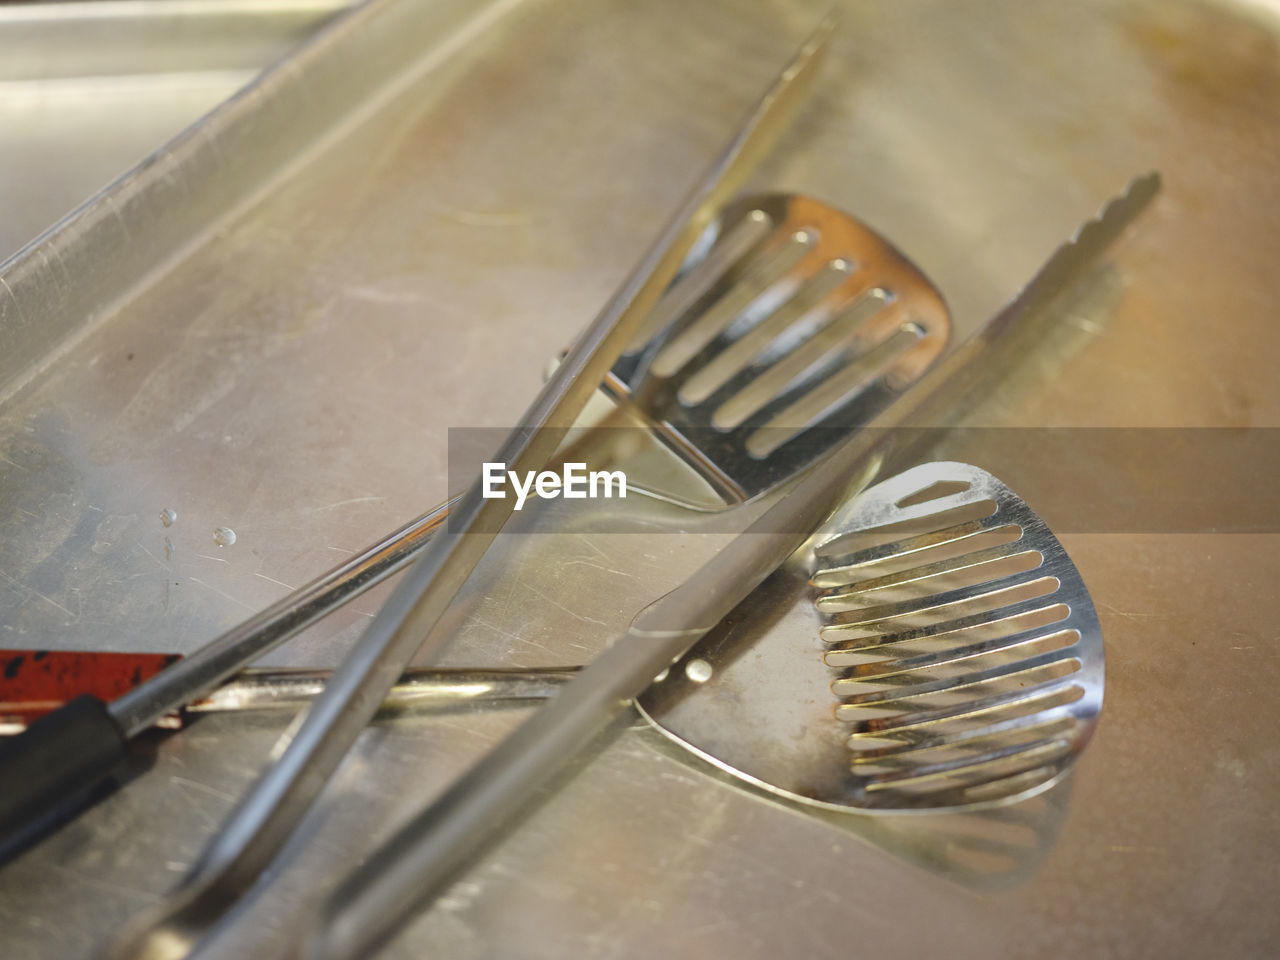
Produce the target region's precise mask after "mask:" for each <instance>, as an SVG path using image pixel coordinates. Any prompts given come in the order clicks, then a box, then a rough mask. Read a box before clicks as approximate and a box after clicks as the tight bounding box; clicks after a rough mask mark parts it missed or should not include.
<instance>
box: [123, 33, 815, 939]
mask: <svg viewBox="0 0 1280 960" xmlns="http://www.w3.org/2000/svg"><path fill="white" fill-rule="evenodd" d="M832 26H833V24H832V22H831V21H830V20H828V21H826V22H824V23H823V24H822V26H821V27H819V29H818V30H817V31H816V32H815V33H814V34H813V35H812V36H811V37H810V38H809V40H808V41H807V42H806V43H805V44H804V46H803V47H802V48H801V49H800V51H799V52H798V53H797V55H796V57H795V58H794V59H793V61H792V62H791V63H790V64H789V65H788V66H787V68H786V69H785V70H784V71H783V72H782V73H781V74H780V76H779V77H778V78H777V80H776V81H775V82H774V84H773V86H772V87H771V89H770V90H769V92H768V93H767V94H766V95H765V97H764V98H763V99H762V100H761V101H760V103H759V105H758V106H757V107H756V108H755V110H754V111H753V112H752V113H751V115H750V116H749V117H748V119H747V121H746V123H745V124H744V125H743V127H742V128H741V129H740V130H739V132H738V133H737V134H736V135H735V137H734V138H733V140H732V141H731V142H730V144H729V145H728V147H727V148H726V149H725V151H724V152H723V153H722V154H721V156H720V157H719V158H718V159H717V160H716V162H715V163H714V164H713V165H712V167H711V169H710V170H709V171H708V172H707V173H706V174H705V175H704V176H703V177H702V179H701V180H700V181H699V182H698V184H697V185H696V187H695V188H694V189H693V190H692V192H691V193H690V194H689V196H688V197H687V199H686V200H685V201H684V202H683V204H682V205H681V207H680V209H679V211H678V212H677V214H676V215H675V216H674V218H673V219H672V220H671V222H670V224H669V225H668V226H667V227H666V228H665V229H664V231H663V232H662V235H661V236H660V237H659V238H658V240H657V242H656V243H655V244H654V246H653V247H652V248H651V249H650V251H649V252H648V253H647V254H646V255H645V256H644V258H643V259H642V260H641V261H640V263H639V264H638V265H637V266H636V268H635V269H634V271H633V272H632V273H631V275H630V276H629V277H628V279H627V280H626V281H625V282H624V283H623V285H622V287H621V288H620V289H619V291H618V292H617V293H616V294H615V295H614V297H613V298H612V299H611V300H610V302H609V303H608V305H606V307H605V308H604V310H603V311H602V312H601V313H600V315H599V316H597V317H596V319H595V320H594V321H593V322H592V323H591V325H590V326H589V327H588V328H587V329H586V330H585V331H584V333H583V334H582V336H581V337H580V338H579V339H578V341H577V342H576V343H575V344H574V346H573V348H572V349H571V350H570V351H569V353H568V354H567V355H566V356H565V358H564V359H563V361H562V362H561V364H560V365H559V367H558V368H557V369H556V371H555V373H554V374H553V375H552V377H551V378H550V379H549V380H548V382H547V383H546V384H545V386H544V387H543V389H542V390H541V391H540V393H539V394H538V396H537V398H536V399H535V400H534V402H533V404H532V405H531V406H530V408H529V410H528V411H527V412H526V414H525V415H524V417H523V418H522V419H521V423H522V424H523V426H521V427H519V428H517V429H516V430H514V431H513V432H512V433H511V435H510V436H509V437H508V438H507V440H506V442H504V444H503V445H502V447H501V449H499V450H498V451H497V452H496V453H495V454H494V455H493V457H492V458H490V459H491V460H493V461H497V462H502V463H505V464H507V469H509V470H511V471H514V472H516V473H519V474H524V473H528V472H530V471H531V470H536V469H538V468H540V467H542V466H543V465H544V464H545V463H546V462H547V461H548V460H550V459H551V457H552V456H553V454H554V453H555V451H556V448H557V446H558V444H559V438H560V435H561V433H562V431H563V430H564V429H568V428H569V427H571V426H572V425H573V423H574V421H575V420H576V418H577V416H578V415H579V413H580V412H581V411H582V409H583V407H584V406H585V405H586V403H587V401H588V399H589V398H590V397H591V396H592V395H593V394H594V392H595V391H596V389H597V386H598V384H599V383H600V382H601V380H602V379H603V378H604V375H605V374H606V372H607V371H608V370H609V368H610V367H611V365H612V364H613V362H614V360H615V359H616V358H617V357H618V356H619V354H620V353H621V352H622V350H623V349H624V347H625V346H626V345H627V343H628V342H629V341H630V340H631V339H632V338H633V337H634V335H635V334H636V332H637V330H638V328H639V325H640V324H641V322H642V321H643V320H644V318H645V317H646V316H647V315H648V314H649V313H650V311H651V310H652V309H653V307H654V305H655V304H656V303H657V301H658V298H659V296H660V295H661V293H662V291H663V290H664V289H665V288H666V287H667V286H668V284H669V283H670V281H671V280H672V279H673V277H674V276H675V275H676V273H677V271H678V269H679V268H680V265H681V264H682V263H683V262H684V260H685V257H686V255H687V254H688V252H689V250H690V249H691V247H692V246H693V244H694V242H695V241H696V240H697V238H698V237H699V236H700V234H701V233H702V231H703V228H704V227H705V226H706V224H707V223H708V222H709V221H710V220H711V218H712V217H713V216H714V214H715V212H716V211H717V210H718V209H719V208H720V207H721V206H722V205H723V204H724V203H725V201H726V200H727V199H728V198H729V197H730V196H732V195H733V194H734V193H735V192H736V191H737V189H738V188H739V187H740V186H741V184H742V182H743V181H744V180H745V178H746V177H747V175H748V174H749V173H750V171H751V170H752V169H753V167H754V166H755V165H756V163H757V162H758V161H759V160H760V159H761V157H762V156H763V155H764V153H765V152H766V151H767V149H768V148H769V146H770V145H771V144H772V142H773V140H774V139H775V138H776V137H777V135H778V134H779V133H780V132H781V130H782V129H783V128H784V127H785V125H786V124H787V123H788V121H789V119H790V117H791V116H792V114H793V113H794V110H795V108H796V106H797V105H798V104H799V103H800V102H802V100H803V99H804V97H805V95H806V93H807V92H808V90H809V88H810V87H811V85H812V81H813V77H814V74H815V72H816V70H817V66H818V60H819V55H820V53H821V52H822V51H823V49H824V48H825V45H826V42H827V39H828V37H829V36H830V33H831V30H832ZM512 504H513V501H512V500H510V499H486V498H484V497H483V496H482V489H481V484H480V482H479V481H478V480H477V481H476V483H474V484H473V486H472V487H471V488H470V489H469V490H468V491H467V492H466V493H465V494H464V495H463V496H462V498H461V500H460V501H459V502H458V503H457V505H456V506H455V507H454V508H453V510H452V513H451V516H450V520H449V523H448V525H447V526H446V527H445V528H443V529H441V530H440V531H439V532H438V533H437V534H436V536H435V538H434V539H433V540H432V542H431V543H430V544H429V546H428V547H427V548H426V550H425V551H424V553H423V554H422V556H421V557H420V558H419V559H418V560H417V561H416V562H415V563H414V565H413V566H412V567H410V568H409V569H408V571H407V572H406V573H405V574H404V576H403V578H402V580H401V582H400V583H399V584H398V585H397V587H396V589H395V590H394V592H393V593H392V594H391V596H390V597H389V598H388V599H387V601H386V603H385V604H384V605H383V607H382V609H381V610H380V611H379V613H378V615H377V616H376V617H375V619H374V620H373V622H372V623H371V624H370V625H369V627H368V629H367V630H366V632H365V633H364V635H363V636H362V637H361V639H360V640H359V642H358V643H357V644H356V646H355V648H354V649H353V650H352V652H351V653H350V654H349V655H348V657H347V658H346V660H344V661H343V663H342V664H341V666H340V667H339V668H338V669H337V670H336V671H335V673H334V675H333V678H332V679H331V680H330V681H329V683H328V684H327V685H326V687H325V690H324V692H323V694H321V695H320V696H319V697H317V698H316V700H315V701H314V702H313V703H312V705H311V706H310V708H309V709H308V710H307V711H306V712H305V713H304V714H303V715H302V717H301V723H300V724H299V725H298V726H297V729H296V731H294V732H293V734H292V737H291V739H290V740H289V742H288V746H287V747H286V748H285V749H284V751H283V753H281V754H280V756H279V758H278V759H277V760H276V761H275V762H274V763H273V764H272V765H271V766H270V767H269V768H268V769H267V771H266V772H265V773H264V774H263V775H262V776H261V777H260V778H259V779H258V781H257V782H256V783H255V784H254V786H253V787H252V788H251V789H250V791H249V793H248V794H247V795H246V796H245V797H244V798H243V799H242V800H241V801H240V803H239V804H237V806H236V808H235V809H234V810H233V811H232V813H231V816H230V817H229V818H228V820H227V822H226V823H225V825H224V827H223V829H222V831H221V832H220V833H219V834H218V835H217V836H215V838H214V839H213V841H212V842H211V843H210V845H209V846H208V847H207V848H206V849H205V851H204V853H203V855H202V856H201V858H200V860H199V861H198V862H197V864H196V866H195V867H194V868H193V870H192V872H191V874H190V875H189V876H188V877H187V878H186V880H185V882H184V884H183V886H182V887H181V888H180V889H179V890H178V891H177V892H176V893H175V894H174V895H173V896H172V897H171V898H169V899H168V900H167V901H166V902H165V903H163V904H161V906H160V908H159V909H158V910H156V911H155V912H153V913H151V914H149V915H147V916H144V917H143V918H141V921H140V923H139V924H137V925H135V926H134V927H133V928H132V930H131V931H130V932H128V933H126V935H125V936H124V937H123V938H122V939H121V940H120V941H118V942H117V943H116V944H115V946H114V947H113V948H112V949H111V950H110V955H111V956H117V957H147V958H178V957H183V956H186V955H188V954H189V953H190V952H191V951H192V950H193V949H194V948H195V947H196V946H197V945H198V944H199V942H200V941H201V940H202V938H203V937H204V935H205V933H206V932H207V931H208V930H209V929H210V928H211V927H212V925H213V924H214V923H216V922H217V921H218V920H219V919H220V918H221V917H222V915H223V914H224V913H225V912H226V911H227V910H228V909H230V908H231V907H232V906H233V905H234V904H235V903H236V902H237V901H238V900H239V899H240V898H241V897H242V896H243V895H244V894H245V893H246V892H247V891H248V890H249V889H250V888H251V887H252V886H253V884H254V883H255V882H256V881H257V879H258V876H259V875H260V874H261V872H262V871H263V870H264V869H265V868H266V867H267V865H268V864H269V863H270V862H271V861H272V860H273V859H274V857H275V855H276V854H277V852H278V851H279V850H280V848H281V847H282V846H283V845H284V842H285V841H286V840H287V839H288V837H289V836H290V835H291V834H292V832H293V830H294V828H295V827H296V826H297V824H298V823H299V821H300V820H301V818H302V815H303V814H304V813H305V812H306V810H307V809H308V808H309V807H310V805H311V803H312V802H313V801H314V799H315V798H316V796H317V795H318V794H319V792H320V790H321V788H322V787H323V786H324V784H325V783H326V782H327V780H328V778H329V777H330V775H331V774H332V773H333V772H334V770H336V769H337V767H338V765H339V763H340V762H341V761H342V759H343V757H345V756H346V754H347V752H348V751H349V749H350V748H351V746H352V744H353V743H354V742H355V739H356V737H357V736H358V735H359V733H360V732H361V731H362V730H363V729H364V728H365V726H366V725H367V724H368V723H369V721H370V720H371V719H372V717H373V715H374V713H375V712H376V711H377V709H378V706H379V705H380V704H381V702H382V700H383V698H384V697H385V696H386V694H387V692H388V691H389V690H390V689H391V688H392V686H393V685H394V684H395V682H396V680H397V679H398V678H399V676H400V674H401V673H402V672H403V670H404V668H405V666H406V665H407V664H408V663H409V661H410V660H411V659H412V658H413V657H414V656H415V654H418V655H419V656H420V657H421V658H423V659H425V660H428V661H430V660H434V659H436V658H437V657H438V656H439V654H440V652H441V650H442V649H443V648H444V646H445V645H446V643H447V642H448V637H447V636H444V635H439V634H436V635H433V634H432V630H433V628H434V627H435V625H436V623H437V622H438V621H439V620H440V618H441V617H442V616H443V614H444V612H445V610H446V608H447V607H448V606H449V604H450V603H451V601H452V600H453V598H454V596H455V595H456V594H457V592H458V590H459V589H460V588H461V587H462V585H463V583H464V582H465V581H466V580H467V578H468V577H469V576H470V574H471V571H472V570H473V569H474V568H475V566H476V564H477V563H478V562H479V561H480V558H481V557H482V556H483V555H484V553H485V551H486V550H487V549H488V547H489V545H490V544H491V543H492V541H493V539H494V537H495V536H496V534H497V531H498V530H499V529H500V528H501V527H502V525H503V523H504V522H505V521H506V519H507V518H508V517H509V515H510V513H511V510H512ZM424 638H425V639H424Z"/></svg>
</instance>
